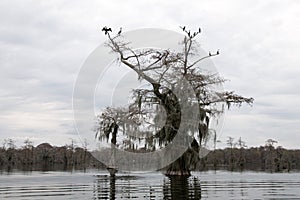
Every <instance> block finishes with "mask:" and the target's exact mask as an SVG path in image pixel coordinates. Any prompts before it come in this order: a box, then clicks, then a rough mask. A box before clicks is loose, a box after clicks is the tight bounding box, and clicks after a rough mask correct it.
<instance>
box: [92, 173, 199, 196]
mask: <svg viewBox="0 0 300 200" xmlns="http://www.w3.org/2000/svg"><path fill="white" fill-rule="evenodd" d="M155 178H156V180H154V181H153V180H151V179H150V180H149V178H148V179H145V178H144V177H139V176H126V175H123V176H108V175H98V176H97V179H96V180H95V183H94V192H93V193H94V199H110V200H114V199H121V198H122V199H131V198H133V199H134V198H135V199H166V200H167V199H172V200H182V199H201V187H200V181H199V179H198V178H197V177H175V176H173V177H165V178H163V179H161V180H162V181H161V182H158V181H157V177H155Z"/></svg>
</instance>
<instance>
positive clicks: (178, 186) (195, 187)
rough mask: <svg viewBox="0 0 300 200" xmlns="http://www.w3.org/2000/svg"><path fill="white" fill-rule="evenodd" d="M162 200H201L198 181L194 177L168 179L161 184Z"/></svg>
mask: <svg viewBox="0 0 300 200" xmlns="http://www.w3.org/2000/svg"><path fill="white" fill-rule="evenodd" d="M163 194H164V199H172V200H181V199H201V187H200V181H199V180H198V178H196V177H189V178H188V177H178V176H173V177H169V179H168V180H167V181H164V184H163Z"/></svg>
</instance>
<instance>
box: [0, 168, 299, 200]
mask: <svg viewBox="0 0 300 200" xmlns="http://www.w3.org/2000/svg"><path fill="white" fill-rule="evenodd" d="M0 199H13V200H19V199H22V200H24V199H178V200H179V199H180V200H182V199H222V200H223V199H239V200H240V199H300V173H279V174H269V173H262V172H242V173H239V172H226V171H217V172H213V171H208V172H194V173H193V175H192V176H191V177H189V178H171V179H170V178H168V177H165V176H163V175H162V174H160V173H156V172H147V173H142V172H140V173H130V174H126V173H119V174H117V176H116V177H115V178H112V177H110V176H109V175H108V173H107V172H105V171H89V172H85V173H83V172H80V171H76V172H12V173H9V174H8V173H5V172H2V173H1V174H0Z"/></svg>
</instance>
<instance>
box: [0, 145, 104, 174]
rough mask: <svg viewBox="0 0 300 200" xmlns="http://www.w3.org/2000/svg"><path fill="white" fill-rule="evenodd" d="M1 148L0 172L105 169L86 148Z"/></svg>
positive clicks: (67, 146)
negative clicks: (14, 170) (13, 170)
mask: <svg viewBox="0 0 300 200" xmlns="http://www.w3.org/2000/svg"><path fill="white" fill-rule="evenodd" d="M7 144H8V145H6V147H5V146H3V147H2V148H0V170H6V171H10V170H12V169H18V170H43V171H49V170H73V169H79V170H81V169H82V170H84V169H87V168H104V165H102V164H101V163H100V162H99V161H97V160H96V159H95V158H94V157H93V156H92V155H91V154H90V152H88V151H87V149H86V148H82V147H75V145H74V144H73V143H72V144H71V145H65V146H62V147H55V146H52V145H50V144H49V143H42V144H39V145H38V146H36V147H34V146H32V145H31V144H30V143H29V144H28V143H27V144H25V145H24V146H23V147H21V148H16V147H15V146H14V145H11V144H9V143H7Z"/></svg>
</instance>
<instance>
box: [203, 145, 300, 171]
mask: <svg viewBox="0 0 300 200" xmlns="http://www.w3.org/2000/svg"><path fill="white" fill-rule="evenodd" d="M198 168H199V169H200V170H211V169H225V170H231V171H237V170H255V171H269V172H284V171H285V172H289V171H291V170H293V171H295V170H296V171H298V170H300V150H288V149H284V148H282V147H277V148H275V147H274V146H272V145H266V146H261V147H251V148H247V149H246V148H226V149H218V150H215V151H212V152H210V153H209V154H208V155H207V156H206V157H205V158H203V159H202V160H201V161H200V163H199V165H198Z"/></svg>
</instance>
